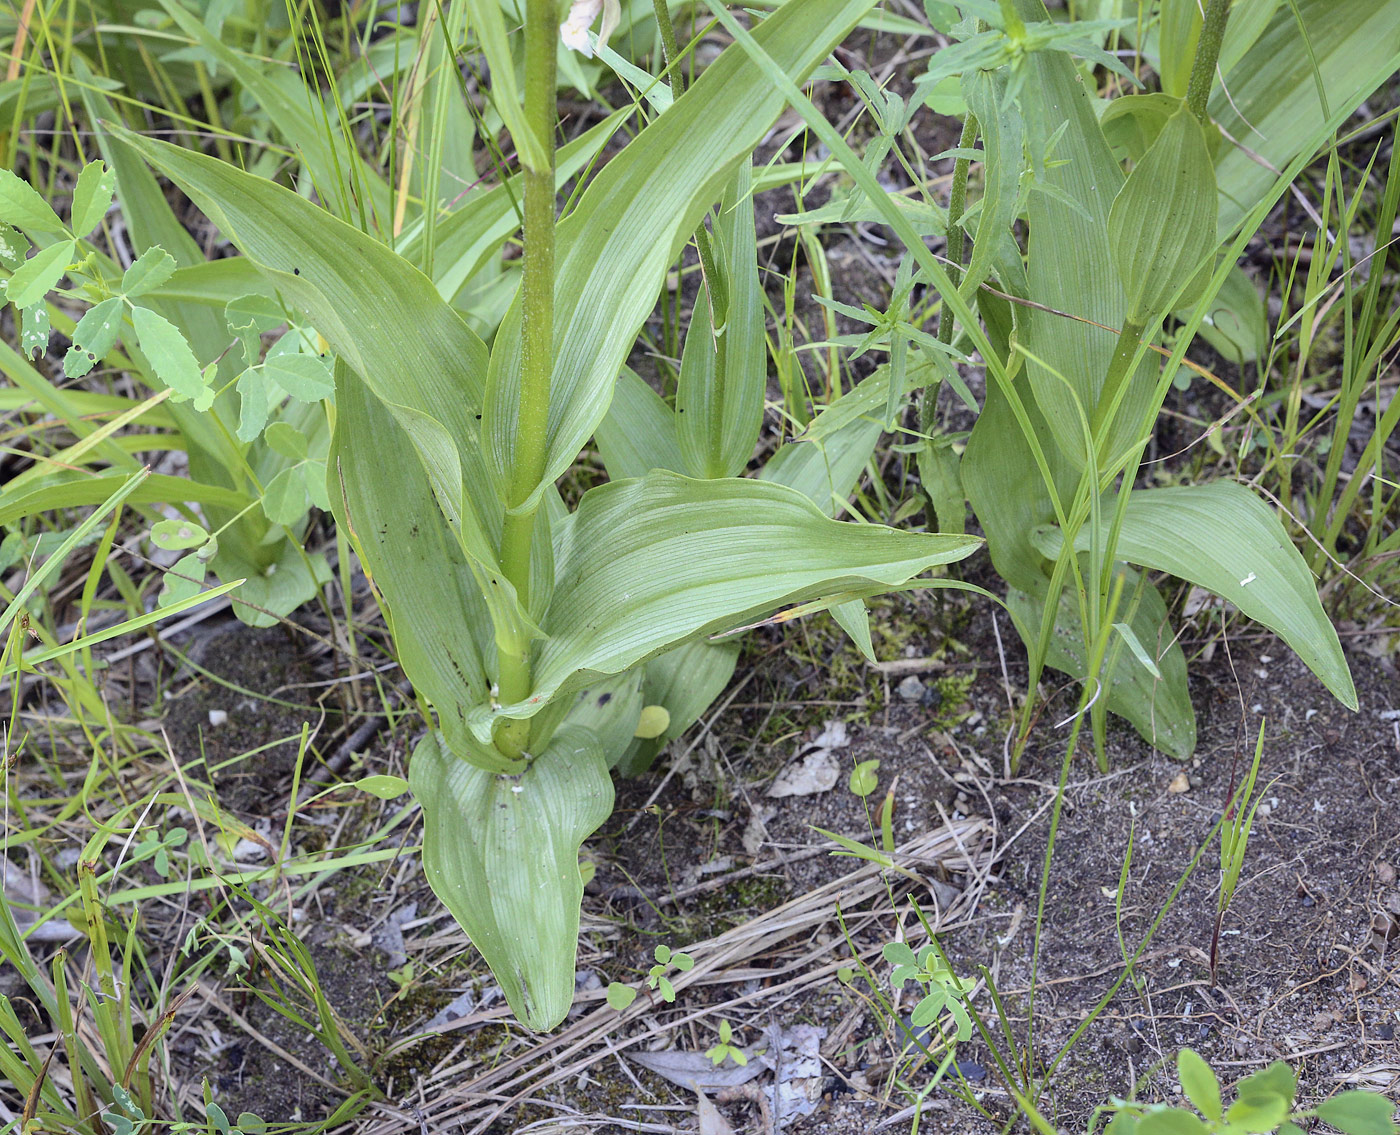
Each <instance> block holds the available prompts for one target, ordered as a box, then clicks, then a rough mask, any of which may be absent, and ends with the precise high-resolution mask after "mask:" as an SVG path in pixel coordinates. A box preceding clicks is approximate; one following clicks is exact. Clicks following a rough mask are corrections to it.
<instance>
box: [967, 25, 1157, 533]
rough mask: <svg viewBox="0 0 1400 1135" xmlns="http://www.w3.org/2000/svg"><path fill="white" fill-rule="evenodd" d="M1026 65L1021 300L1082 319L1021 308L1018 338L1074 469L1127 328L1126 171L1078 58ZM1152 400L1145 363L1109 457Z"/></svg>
mask: <svg viewBox="0 0 1400 1135" xmlns="http://www.w3.org/2000/svg"><path fill="white" fill-rule="evenodd" d="M1014 4H1015V7H1016V11H1017V12H1018V14H1019V15H1020V16H1021V18H1022V19H1024V20H1027V21H1035V20H1045V19H1048V13H1047V12H1046V10H1045V5H1044V4H1043V3H1042V2H1041V0H1014ZM1023 68H1024V72H1025V74H1026V75H1027V81H1026V85H1025V87H1024V88H1023V89H1022V92H1021V96H1020V102H1021V107H1022V110H1023V113H1024V115H1025V138H1026V143H1027V146H1028V148H1029V150H1030V152H1031V154H1032V155H1033V156H1034V158H1035V160H1036V169H1035V177H1036V183H1037V185H1036V187H1033V188H1032V189H1031V191H1030V197H1029V200H1028V202H1027V217H1028V220H1029V226H1030V236H1029V246H1028V248H1027V253H1028V256H1027V261H1026V274H1027V285H1028V292H1027V298H1030V299H1033V300H1038V301H1041V302H1046V297H1047V296H1053V297H1054V299H1053V300H1052V301H1049V302H1051V303H1053V306H1054V307H1055V308H1056V309H1058V312H1068V313H1069V314H1070V315H1073V316H1077V317H1078V319H1066V318H1064V316H1063V315H1061V314H1051V313H1049V312H1045V311H1040V310H1038V309H1035V308H1022V309H1020V310H1019V311H1018V312H1017V314H1016V332H1017V337H1018V339H1019V341H1020V343H1021V345H1022V346H1024V347H1025V348H1026V350H1027V351H1028V352H1029V354H1030V355H1031V356H1033V357H1032V359H1030V360H1028V361H1027V363H1026V368H1027V371H1028V373H1029V375H1030V382H1031V388H1032V389H1033V390H1034V392H1035V401H1036V402H1037V403H1038V404H1039V406H1040V409H1041V412H1042V413H1043V414H1044V416H1045V420H1046V424H1047V426H1048V429H1049V433H1050V435H1051V436H1053V437H1054V439H1055V441H1056V442H1057V443H1058V448H1059V449H1060V450H1062V451H1063V453H1064V454H1065V456H1066V457H1067V458H1068V460H1069V461H1070V462H1071V463H1072V464H1073V465H1074V467H1075V468H1076V469H1078V468H1080V467H1082V465H1083V463H1084V435H1083V432H1082V427H1081V425H1080V422H1081V418H1080V414H1081V412H1082V413H1085V414H1088V415H1089V416H1090V417H1092V415H1093V409H1094V406H1095V405H1096V404H1097V402H1098V398H1099V391H1100V389H1101V388H1102V386H1103V382H1104V377H1105V376H1106V375H1107V374H1108V369H1109V362H1110V360H1111V358H1112V356H1113V349H1114V331H1116V330H1117V329H1118V328H1120V327H1122V326H1123V317H1124V315H1125V314H1126V311H1127V308H1126V305H1125V303H1124V298H1123V288H1122V285H1121V284H1120V283H1119V280H1118V273H1117V272H1116V271H1115V269H1114V266H1113V254H1112V248H1111V245H1110V243H1109V237H1108V216H1109V210H1110V209H1111V207H1112V204H1113V199H1114V197H1115V196H1116V195H1117V193H1118V190H1119V189H1120V188H1121V186H1122V185H1123V180H1124V179H1123V171H1122V169H1121V168H1120V167H1119V165H1118V162H1117V161H1116V160H1114V157H1113V152H1112V150H1111V149H1110V148H1109V146H1108V142H1107V141H1106V140H1105V138H1104V135H1103V131H1102V129H1101V128H1100V127H1099V122H1098V117H1097V115H1096V114H1095V111H1094V97H1093V94H1092V92H1091V91H1090V90H1089V89H1088V86H1087V85H1086V84H1085V83H1084V81H1083V79H1082V77H1081V76H1080V74H1079V71H1078V69H1077V67H1076V65H1075V63H1074V61H1073V60H1071V59H1070V58H1069V56H1067V55H1065V54H1064V53H1063V52H1058V51H1039V52H1036V53H1034V54H1033V55H1031V56H1029V57H1028V58H1027V59H1026V60H1025V61H1024V63H1023ZM1066 123H1068V129H1065V126H1066ZM1052 141H1053V148H1051V143H1052ZM1041 184H1043V185H1045V186H1047V187H1048V189H1049V191H1046V190H1043V189H1041V188H1039V185H1041ZM1080 320H1093V322H1094V323H1097V324H1099V325H1100V326H1099V327H1095V326H1092V325H1091V324H1089V323H1084V322H1080ZM1103 327H1109V328H1113V331H1104V330H1102V329H1101V328H1103ZM1035 360H1040V361H1039V362H1037V361H1035ZM1042 364H1043V365H1042ZM1152 395H1153V383H1152V381H1151V379H1150V378H1149V377H1148V375H1147V372H1146V366H1144V367H1142V368H1140V369H1139V370H1138V371H1137V372H1135V373H1134V374H1133V376H1132V377H1131V379H1130V381H1129V386H1128V391H1127V394H1126V396H1125V398H1124V400H1123V404H1122V408H1121V410H1120V412H1119V415H1118V417H1117V419H1116V420H1115V422H1114V429H1113V431H1112V433H1111V435H1110V437H1109V439H1108V442H1109V444H1108V447H1107V449H1106V451H1105V452H1108V453H1118V452H1121V451H1122V450H1123V448H1124V447H1125V446H1126V445H1128V444H1129V443H1130V442H1131V441H1133V440H1135V439H1136V434H1137V430H1138V428H1139V425H1140V423H1141V422H1142V418H1143V414H1144V412H1145V411H1146V408H1147V406H1148V404H1149V402H1150V400H1151V398H1152ZM1023 397H1024V395H1023ZM1013 428H1016V427H1014V426H1013ZM1044 438H1045V435H1044V434H1042V441H1043V440H1044ZM974 507H975V506H974Z"/></svg>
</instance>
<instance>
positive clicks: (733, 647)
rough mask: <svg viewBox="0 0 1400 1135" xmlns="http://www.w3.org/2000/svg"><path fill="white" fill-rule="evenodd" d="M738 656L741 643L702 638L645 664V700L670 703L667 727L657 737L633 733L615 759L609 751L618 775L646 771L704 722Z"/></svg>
mask: <svg viewBox="0 0 1400 1135" xmlns="http://www.w3.org/2000/svg"><path fill="white" fill-rule="evenodd" d="M738 659H739V644H738V643H737V642H706V641H705V640H704V639H697V640H696V641H694V642H688V643H686V644H685V645H684V646H679V647H677V648H676V649H675V650H668V651H666V653H664V654H659V655H657V656H656V657H655V658H653V659H650V660H649V661H648V662H647V663H646V665H644V666H642V667H641V668H640V671H639V672H640V673H641V675H642V688H641V695H640V699H639V700H642V701H644V702H645V703H646V704H647V705H659V706H662V707H664V708H665V710H666V714H667V718H668V720H667V725H666V730H665V732H663V733H661V734H660V735H659V736H657V737H651V738H647V737H633V738H632V741H631V743H630V744H629V745H628V746H627V747H626V748H625V749H623V750H621V751H620V752H619V753H618V754H617V756H616V757H615V758H614V756H613V754H612V753H611V752H608V753H607V755H608V759H609V760H610V761H611V762H613V767H614V768H616V769H617V771H618V774H619V775H621V776H640V775H641V774H642V773H644V772H646V771H647V769H649V768H651V765H652V762H653V761H654V760H655V759H656V755H657V754H658V753H659V752H661V750H662V748H664V747H665V745H666V744H667V743H668V742H670V741H674V740H675V739H676V738H677V737H679V736H681V734H683V733H684V732H685V731H686V730H687V729H689V728H690V727H691V726H692V725H694V724H695V723H696V722H697V721H699V720H700V716H701V715H702V714H703V713H704V712H705V711H706V710H707V709H709V708H710V706H711V705H713V704H714V701H715V699H716V698H717V697H719V695H720V694H722V693H723V692H724V687H725V686H727V685H728V684H729V679H730V677H732V676H733V674H734V665H735V663H736V662H737V661H738ZM605 752H607V750H605Z"/></svg>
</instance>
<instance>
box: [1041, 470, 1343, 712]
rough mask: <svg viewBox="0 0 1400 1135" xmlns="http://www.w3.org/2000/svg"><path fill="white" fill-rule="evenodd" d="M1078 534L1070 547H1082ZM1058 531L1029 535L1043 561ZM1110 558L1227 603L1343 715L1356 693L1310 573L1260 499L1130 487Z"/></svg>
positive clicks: (1221, 487)
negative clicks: (1268, 636)
mask: <svg viewBox="0 0 1400 1135" xmlns="http://www.w3.org/2000/svg"><path fill="white" fill-rule="evenodd" d="M1089 535H1090V534H1089V532H1088V529H1087V528H1085V529H1082V530H1081V531H1080V532H1079V534H1078V536H1077V537H1076V538H1075V542H1074V543H1075V548H1076V549H1078V550H1080V551H1085V550H1087V549H1088V547H1089ZM1060 541H1061V536H1060V532H1059V530H1058V529H1054V528H1046V529H1041V530H1040V531H1039V532H1038V533H1037V542H1038V543H1039V544H1040V545H1041V548H1042V550H1043V551H1044V552H1045V554H1046V555H1047V556H1051V557H1053V556H1054V555H1056V554H1057V553H1058V551H1059V545H1060ZM1118 555H1119V557H1121V558H1122V559H1125V560H1127V561H1128V562H1129V563H1134V564H1139V565H1141V566H1143V567H1149V568H1152V569H1154V570H1156V571H1164V572H1167V573H1169V574H1171V575H1175V576H1177V577H1179V578H1181V579H1187V580H1190V581H1191V582H1192V583H1195V584H1199V585H1200V586H1201V587H1204V588H1205V589H1206V590H1207V591H1211V592H1213V593H1215V594H1216V595H1219V596H1221V597H1222V598H1224V599H1228V600H1229V601H1230V602H1231V603H1233V604H1234V605H1235V606H1236V607H1238V608H1239V609H1240V610H1241V611H1242V612H1243V613H1244V614H1245V615H1248V616H1249V617H1250V618H1251V619H1253V620H1254V621H1255V622H1257V623H1262V624H1263V625H1264V626H1266V627H1268V628H1269V629H1270V630H1271V631H1273V632H1274V633H1275V634H1277V635H1278V636H1279V637H1280V638H1281V639H1283V641H1284V642H1286V643H1287V644H1288V645H1289V646H1290V647H1292V648H1293V650H1294V651H1295V652H1296V653H1297V654H1298V657H1300V658H1301V659H1302V660H1303V661H1304V662H1306V663H1307V665H1308V668H1309V669H1310V670H1311V671H1312V672H1313V673H1314V674H1316V675H1317V676H1318V678H1319V679H1321V681H1322V683H1323V685H1325V686H1326V687H1327V688H1328V689H1329V690H1331V691H1332V693H1333V694H1335V695H1336V697H1337V699H1338V700H1339V701H1340V702H1341V703H1342V704H1343V705H1345V706H1346V707H1347V708H1348V709H1355V708H1356V707H1357V702H1356V688H1355V686H1353V685H1352V680H1351V671H1350V670H1348V669H1347V662H1346V658H1345V657H1344V656H1343V654H1342V644H1341V642H1340V641H1338V639H1337V632H1336V631H1335V630H1334V629H1333V627H1332V624H1331V623H1330V622H1329V621H1328V619H1327V615H1326V613H1325V612H1324V611H1323V609H1322V603H1321V602H1320V601H1319V600H1318V597H1317V588H1316V586H1315V585H1314V584H1313V578H1312V574H1311V573H1310V572H1309V571H1308V566H1307V564H1306V563H1305V562H1304V561H1303V557H1302V556H1301V555H1300V554H1299V552H1298V549H1297V548H1295V547H1294V546H1293V543H1292V541H1290V540H1289V538H1288V533H1287V532H1285V531H1284V529H1283V525H1282V524H1280V523H1279V520H1278V517H1276V516H1275V515H1274V514H1273V512H1272V511H1271V510H1270V509H1269V507H1268V505H1266V504H1265V503H1264V502H1263V501H1261V500H1260V499H1259V498H1258V497H1256V496H1255V495H1254V494H1253V493H1252V492H1250V491H1249V490H1248V489H1247V488H1245V487H1244V486H1243V485H1238V484H1236V483H1235V482H1233V481H1212V482H1211V483H1209V484H1206V485H1192V486H1186V487H1181V488H1166V489H1137V490H1134V491H1133V493H1132V495H1131V496H1130V497H1129V499H1128V507H1127V510H1126V513H1125V516H1124V519H1123V528H1122V532H1121V534H1120V535H1119V538H1118Z"/></svg>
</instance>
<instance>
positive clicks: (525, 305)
mask: <svg viewBox="0 0 1400 1135" xmlns="http://www.w3.org/2000/svg"><path fill="white" fill-rule="evenodd" d="M558 32H559V29H558V5H557V4H556V3H555V0H527V3H526V6H525V124H526V127H527V128H528V129H529V130H530V131H531V132H532V133H533V134H534V135H535V138H536V140H537V141H538V143H539V145H540V147H541V149H542V150H543V153H544V160H543V161H542V162H540V163H539V164H540V166H541V167H542V168H539V169H534V168H531V167H530V166H529V165H526V166H525V167H524V171H523V174H522V176H523V179H524V183H525V189H524V196H525V252H524V256H523V258H522V262H521V284H520V294H521V336H520V337H521V351H520V407H519V413H518V416H517V419H516V433H515V449H514V461H513V467H512V469H511V480H510V489H509V495H508V498H507V506H508V507H507V510H506V516H505V525H504V528H503V530H502V533H501V570H502V572H503V573H504V574H505V577H506V579H507V580H509V581H510V583H511V586H513V587H514V588H515V594H516V597H517V598H518V600H519V602H520V605H521V607H522V608H528V606H529V602H530V546H531V541H532V537H533V536H534V532H535V517H536V514H537V513H538V511H539V505H538V498H536V504H535V505H534V506H532V507H525V506H526V502H527V501H528V500H529V499H530V498H531V496H532V495H533V494H534V492H535V489H536V488H538V487H539V484H540V482H541V481H542V480H543V479H544V475H545V461H546V457H547V448H548V447H547V442H548V427H549V384H550V376H551V374H552V371H553V367H554V123H555V115H556V113H557V107H556V104H555V68H556V59H557V52H558V46H557V44H556V39H557V37H558ZM529 650H530V646H529V643H528V642H515V643H509V644H503V645H502V646H500V647H499V648H498V653H497V662H498V671H499V673H498V684H499V688H500V696H501V700H502V701H505V702H513V701H522V700H524V699H525V698H526V697H527V696H528V695H529V693H530V686H531V676H530V656H529ZM529 735H530V723H529V721H528V720H506V721H503V722H502V723H501V724H500V726H499V727H498V728H497V731H496V737H495V740H496V747H497V748H498V749H500V750H501V751H502V752H503V753H505V754H506V755H507V756H509V757H520V756H522V755H523V754H524V752H525V745H526V744H527V742H528V740H529Z"/></svg>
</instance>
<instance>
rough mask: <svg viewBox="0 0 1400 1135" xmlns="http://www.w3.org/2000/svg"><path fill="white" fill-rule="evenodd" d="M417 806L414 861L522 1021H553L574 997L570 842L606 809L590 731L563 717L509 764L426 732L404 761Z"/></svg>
mask: <svg viewBox="0 0 1400 1135" xmlns="http://www.w3.org/2000/svg"><path fill="white" fill-rule="evenodd" d="M408 779H409V784H410V785H411V786H412V788H413V795H414V796H415V797H417V798H418V800H419V801H420V802H421V804H422V806H423V868H424V871H425V873H426V874H427V877H428V882H429V883H430V884H431V885H432V888H433V892H434V893H435V894H436V895H437V896H438V898H440V899H441V900H442V903H443V905H444V906H446V907H447V909H448V910H450V911H451V912H452V916H453V917H454V918H456V919H457V921H458V922H459V923H460V924H461V925H462V927H463V928H464V929H465V930H466V932H467V934H468V935H469V936H470V937H471V940H472V944H473V945H474V946H476V948H477V949H478V950H480V951H481V953H482V956H483V957H484V958H485V959H486V962H487V964H488V965H490V967H491V972H492V974H494V975H495V978H496V980H497V981H498V982H500V985H501V988H502V990H504V991H505V995H506V1000H507V1001H508V1002H509V1003H510V1007H511V1010H512V1011H513V1012H514V1013H515V1015H516V1016H517V1017H518V1018H519V1019H520V1020H522V1021H523V1022H525V1024H527V1025H528V1026H529V1027H530V1028H532V1029H537V1030H545V1029H551V1028H553V1027H554V1026H555V1025H557V1024H558V1023H559V1022H560V1021H562V1020H563V1019H564V1015H565V1014H566V1013H567V1012H568V1011H569V1007H570V1005H571V1004H572V1003H573V997H574V958H575V956H576V953H577V950H578V924H579V904H580V902H581V901H582V899H583V877H582V876H581V875H580V874H579V867H578V852H579V847H580V846H581V845H582V843H583V841H584V840H585V839H587V838H588V836H589V835H591V834H592V833H593V832H594V830H596V829H597V827H598V826H599V825H600V824H601V823H602V822H603V821H604V820H606V819H607V818H608V816H609V815H610V814H611V813H612V806H613V787H612V779H611V777H609V776H608V766H607V763H606V762H605V761H604V760H603V753H602V750H601V749H600V748H599V745H598V740H597V738H596V737H595V736H594V735H593V733H592V732H591V731H589V730H586V729H579V728H577V727H575V726H565V727H563V728H562V729H560V730H559V732H558V733H556V734H555V736H554V739H553V740H552V741H551V742H550V744H549V747H548V748H547V749H545V751H544V752H542V753H540V754H539V755H538V756H537V757H536V758H535V759H534V760H533V761H531V762H530V765H529V766H528V768H526V770H525V771H524V772H523V773H521V774H520V775H518V776H503V775H499V774H496V773H492V772H487V771H486V770H485V769H480V768H476V767H474V766H472V765H469V764H467V763H466V762H465V761H461V760H458V759H456V758H455V757H453V756H452V755H451V754H449V753H447V752H445V751H444V749H443V747H442V745H441V743H440V741H439V739H438V735H437V734H435V733H430V734H428V736H427V737H425V738H424V739H423V740H422V741H421V742H420V743H419V745H418V747H417V749H415V750H414V752H413V758H412V760H410V761H409V766H408Z"/></svg>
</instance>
